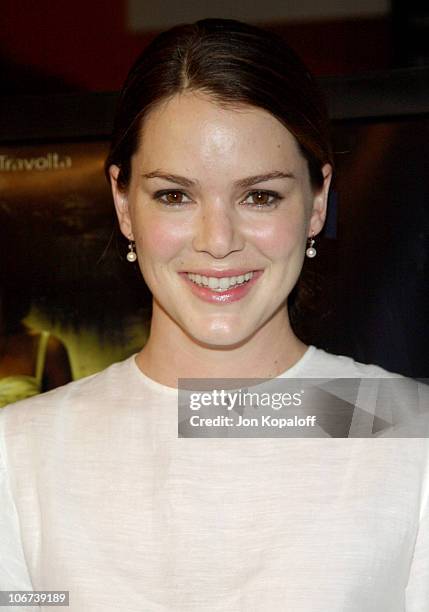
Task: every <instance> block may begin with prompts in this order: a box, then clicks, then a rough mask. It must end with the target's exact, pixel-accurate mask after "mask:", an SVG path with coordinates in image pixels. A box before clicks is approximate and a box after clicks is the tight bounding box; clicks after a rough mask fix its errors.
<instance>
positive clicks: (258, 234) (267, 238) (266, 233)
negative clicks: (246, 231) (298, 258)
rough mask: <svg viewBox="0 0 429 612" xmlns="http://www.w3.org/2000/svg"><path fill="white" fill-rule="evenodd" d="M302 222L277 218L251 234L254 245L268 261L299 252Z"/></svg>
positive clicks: (301, 238)
mask: <svg viewBox="0 0 429 612" xmlns="http://www.w3.org/2000/svg"><path fill="white" fill-rule="evenodd" d="M303 236H304V224H303V222H302V220H291V219H286V218H282V217H277V218H275V219H273V220H272V222H270V223H269V224H266V225H265V226H264V227H263V228H259V229H258V230H257V231H254V232H253V239H254V243H255V244H256V245H257V247H258V248H259V250H261V251H262V252H263V253H264V254H265V255H266V256H267V257H269V259H271V260H277V259H284V258H287V257H289V256H290V255H291V254H293V253H294V252H296V251H297V252H300V251H301V247H302V244H303Z"/></svg>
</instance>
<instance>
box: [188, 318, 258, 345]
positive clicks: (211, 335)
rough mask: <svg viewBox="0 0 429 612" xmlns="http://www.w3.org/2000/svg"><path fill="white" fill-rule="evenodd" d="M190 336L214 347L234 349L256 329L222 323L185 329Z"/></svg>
mask: <svg viewBox="0 0 429 612" xmlns="http://www.w3.org/2000/svg"><path fill="white" fill-rule="evenodd" d="M185 331H186V333H187V334H188V336H189V337H190V338H192V339H193V341H194V342H196V343H197V344H199V345H201V346H204V347H207V348H213V349H224V350H225V349H234V348H237V347H239V346H241V345H243V344H245V343H246V342H247V341H248V340H249V338H251V336H252V335H253V334H254V333H256V330H253V331H251V330H248V329H243V327H242V326H240V325H239V324H238V325H236V326H231V325H225V323H224V322H223V323H222V324H220V323H219V324H217V325H213V324H212V325H211V326H208V325H206V326H205V327H203V326H201V327H199V328H198V329H196V328H195V327H194V328H193V329H188V328H186V329H185Z"/></svg>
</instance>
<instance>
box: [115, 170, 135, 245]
mask: <svg viewBox="0 0 429 612" xmlns="http://www.w3.org/2000/svg"><path fill="white" fill-rule="evenodd" d="M109 175H110V186H111V188H112V194H113V201H114V203H115V209H116V215H117V217H118V221H119V227H120V228H121V232H122V233H123V234H124V236H125V238H128V240H134V235H133V231H132V224H131V217H130V211H129V207H128V194H127V193H126V192H125V191H122V190H121V189H119V187H118V176H119V167H118V166H115V165H112V166H110V168H109Z"/></svg>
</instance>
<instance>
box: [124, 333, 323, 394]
mask: <svg viewBox="0 0 429 612" xmlns="http://www.w3.org/2000/svg"><path fill="white" fill-rule="evenodd" d="M315 351H316V347H315V346H313V345H312V344H310V345H309V346H308V348H307V350H306V351H305V353H304V354H303V355H302V357H300V358H299V359H298V361H297V362H296V363H295V364H294V365H293V366H291V367H290V368H288V369H287V370H284V371H283V372H282V373H281V374H279V375H278V376H276V378H293V377H294V376H296V374H297V372H298V371H299V370H300V369H301V368H302V367H303V366H304V365H305V364H306V363H307V361H308V360H309V359H310V358H311V357H312V356H313V354H314V352H315ZM137 355H138V353H135V354H134V355H132V356H131V357H130V358H129V359H128V362H130V364H131V368H132V370H133V372H134V373H135V374H136V375H137V376H138V377H139V380H140V381H144V382H145V383H146V385H147V386H148V387H149V388H151V389H153V390H154V391H157V392H158V393H160V392H161V393H168V394H170V395H173V394H174V395H176V394H177V392H178V388H177V387H170V386H168V385H163V384H162V383H160V382H158V381H156V380H154V379H153V378H150V377H149V376H148V375H147V374H145V373H144V372H143V371H142V370H141V369H140V368H139V366H138V365H137V361H136V358H137Z"/></svg>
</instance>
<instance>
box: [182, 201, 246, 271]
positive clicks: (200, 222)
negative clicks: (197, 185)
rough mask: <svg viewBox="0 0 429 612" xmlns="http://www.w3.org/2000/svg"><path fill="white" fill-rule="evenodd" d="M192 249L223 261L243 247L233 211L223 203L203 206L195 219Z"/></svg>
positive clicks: (238, 225) (238, 224)
mask: <svg viewBox="0 0 429 612" xmlns="http://www.w3.org/2000/svg"><path fill="white" fill-rule="evenodd" d="M192 244H193V247H194V249H195V250H196V251H199V252H205V253H208V254H210V255H211V256H212V257H215V258H216V259H223V258H224V257H226V256H227V255H229V254H230V253H232V252H234V251H241V250H242V249H243V247H244V236H243V232H242V231H241V228H240V220H239V219H238V218H237V215H236V214H235V212H234V210H231V209H229V207H228V206H226V205H224V204H223V203H219V202H217V203H211V204H208V205H207V206H203V207H202V208H201V210H200V212H199V215H198V218H197V219H196V225H195V230H194V239H193V243H192Z"/></svg>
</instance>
